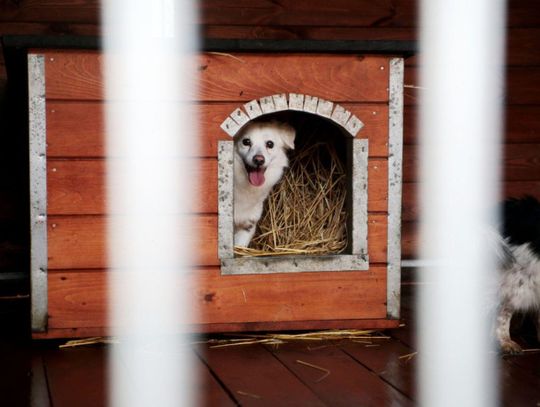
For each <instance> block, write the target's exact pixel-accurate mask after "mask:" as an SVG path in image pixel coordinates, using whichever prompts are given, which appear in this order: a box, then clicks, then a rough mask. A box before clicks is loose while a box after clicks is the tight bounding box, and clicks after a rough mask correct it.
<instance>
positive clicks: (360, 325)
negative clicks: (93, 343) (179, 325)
mask: <svg viewBox="0 0 540 407" xmlns="http://www.w3.org/2000/svg"><path fill="white" fill-rule="evenodd" d="M399 324H400V321H398V320H394V319H332V320H313V321H282V322H273V321H261V322H227V323H222V324H198V325H189V326H187V327H186V328H185V329H184V330H183V331H185V332H190V333H213V332H270V331H291V330H301V331H314V330H323V329H395V328H398V326H399ZM107 335H110V332H109V331H108V328H107V327H90V328H50V327H49V328H48V330H47V332H44V333H40V332H33V333H32V338H33V339H57V338H88V337H92V336H107Z"/></svg>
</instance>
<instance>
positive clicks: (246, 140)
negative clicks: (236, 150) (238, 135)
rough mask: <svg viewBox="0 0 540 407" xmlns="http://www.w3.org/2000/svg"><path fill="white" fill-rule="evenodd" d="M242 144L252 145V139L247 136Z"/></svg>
mask: <svg viewBox="0 0 540 407" xmlns="http://www.w3.org/2000/svg"><path fill="white" fill-rule="evenodd" d="M242 144H243V145H245V146H250V145H251V140H250V139H248V138H245V139H243V140H242Z"/></svg>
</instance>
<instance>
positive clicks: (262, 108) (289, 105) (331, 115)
mask: <svg viewBox="0 0 540 407" xmlns="http://www.w3.org/2000/svg"><path fill="white" fill-rule="evenodd" d="M242 107H243V109H242ZM242 107H239V108H237V109H235V110H234V111H233V112H232V113H231V114H230V115H229V116H227V118H226V119H225V120H224V121H223V123H221V128H222V129H223V131H225V133H227V134H228V135H229V136H231V137H234V136H235V135H236V134H237V133H238V132H239V131H240V129H242V127H244V126H245V125H246V124H247V123H249V122H250V121H251V120H253V119H255V118H257V117H261V116H264V115H267V114H271V113H275V112H281V111H285V110H294V111H299V112H306V113H311V114H315V115H318V116H321V117H324V118H326V119H329V120H332V121H333V122H335V123H336V124H337V125H339V126H340V127H342V128H343V129H344V130H345V131H346V133H347V134H348V135H350V136H351V137H355V136H356V135H357V134H358V132H359V131H360V129H362V127H364V123H362V121H361V120H360V119H359V118H358V117H356V116H355V115H354V114H352V113H351V112H349V111H348V110H347V109H345V108H344V107H343V106H341V105H339V104H337V103H334V102H331V101H329V100H325V99H322V98H319V97H317V96H310V95H303V94H299V93H289V94H288V95H287V94H286V93H281V94H277V95H271V96H265V97H262V98H260V99H258V100H257V99H255V100H252V101H251V102H248V103H245V104H244V105H243V106H242Z"/></svg>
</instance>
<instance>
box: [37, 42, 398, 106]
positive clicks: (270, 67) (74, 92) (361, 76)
mask: <svg viewBox="0 0 540 407" xmlns="http://www.w3.org/2000/svg"><path fill="white" fill-rule="evenodd" d="M231 56H232V57H231ZM102 59H103V57H102V55H100V54H99V53H97V52H82V51H77V52H67V51H65V52H54V51H48V52H46V53H45V75H46V96H47V99H49V100H52V99H60V100H102V99H103V79H102V72H101V64H102V62H103V61H102ZM197 60H198V62H197V63H198V65H199V81H200V82H199V83H200V86H199V94H198V96H197V100H198V101H245V102H248V101H250V100H252V99H259V98H261V97H263V96H268V95H274V94H278V93H290V92H291V93H302V94H308V95H314V96H320V97H324V98H325V99H327V100H331V101H333V102H344V101H345V102H385V101H387V100H388V91H387V87H388V58H387V57H377V56H373V57H358V56H354V55H352V56H351V55H338V54H335V55H333V54H320V55H317V54H242V53H235V54H234V55H233V54H231V55H229V54H216V53H214V54H212V53H206V54H202V55H200V56H199V57H198V59H197ZM351 83H354V86H351Z"/></svg>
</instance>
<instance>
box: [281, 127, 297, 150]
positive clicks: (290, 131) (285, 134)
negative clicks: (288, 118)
mask: <svg viewBox="0 0 540 407" xmlns="http://www.w3.org/2000/svg"><path fill="white" fill-rule="evenodd" d="M279 130H280V134H281V139H282V140H283V143H284V144H285V147H287V148H288V149H291V150H294V138H295V137H296V131H295V130H294V128H293V127H292V126H289V125H288V124H285V123H281V124H280V125H279Z"/></svg>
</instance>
